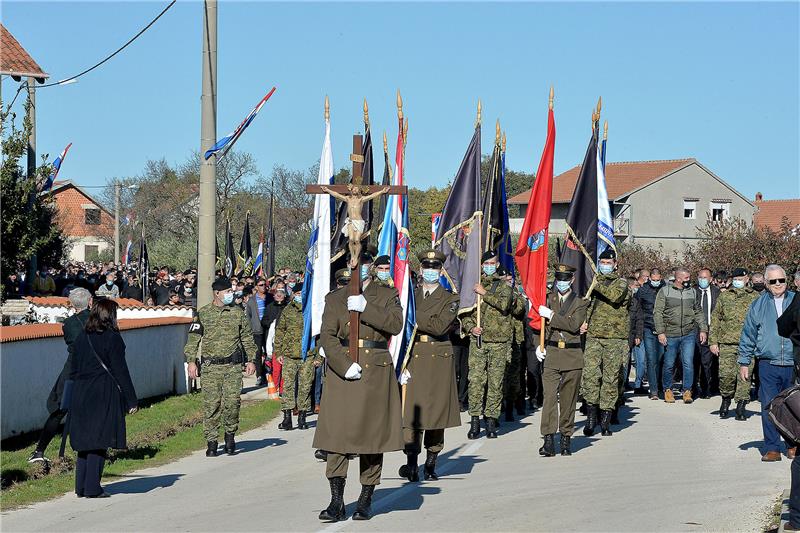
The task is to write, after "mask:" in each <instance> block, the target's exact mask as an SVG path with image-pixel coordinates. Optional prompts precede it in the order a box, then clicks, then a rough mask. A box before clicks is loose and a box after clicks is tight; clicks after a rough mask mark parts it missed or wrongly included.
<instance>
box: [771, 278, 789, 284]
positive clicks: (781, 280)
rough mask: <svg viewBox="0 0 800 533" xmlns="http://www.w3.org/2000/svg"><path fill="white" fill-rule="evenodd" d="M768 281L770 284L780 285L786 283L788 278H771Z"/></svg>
mask: <svg viewBox="0 0 800 533" xmlns="http://www.w3.org/2000/svg"><path fill="white" fill-rule="evenodd" d="M767 283H769V284H770V285H779V284H780V285H783V284H784V283H786V278H775V279H770V280H767Z"/></svg>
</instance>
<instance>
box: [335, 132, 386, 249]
mask: <svg viewBox="0 0 800 533" xmlns="http://www.w3.org/2000/svg"><path fill="white" fill-rule="evenodd" d="M365 125H366V129H367V134H366V136H365V138H364V144H363V145H362V147H361V157H362V158H364V169H363V170H362V172H361V174H362V176H361V184H362V185H373V184H374V183H375V181H374V178H373V168H372V167H373V165H372V133H370V127H369V123H366V124H365ZM350 183H353V176H351V177H350ZM383 196H386V195H385V194H384V195H383ZM361 218H362V219H364V231H363V233H362V235H363V237H362V240H363V238H367V237H369V235H370V233H371V232H370V228H371V227H372V200H370V201H369V202H367V203H365V204H364V205H363V206H362V207H361ZM381 220H382V219H381ZM346 221H347V203H346V202H339V209H338V211H337V212H336V230H335V231H334V233H333V237H332V238H331V263H333V262H334V261H336V260H337V259H338V258H340V257H342V255H344V254H346V253H347V235H345V234H344V233H342V229H343V228H344V226H345V224H346Z"/></svg>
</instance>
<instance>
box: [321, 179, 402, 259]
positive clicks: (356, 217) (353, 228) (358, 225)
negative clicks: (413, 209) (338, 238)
mask: <svg viewBox="0 0 800 533" xmlns="http://www.w3.org/2000/svg"><path fill="white" fill-rule="evenodd" d="M390 188H391V187H383V188H381V189H379V190H377V191H375V192H373V193H371V194H367V195H366V196H364V195H363V192H362V190H363V191H369V187H367V186H363V185H352V184H350V185H347V189H348V191H349V194H340V193H338V192H336V191H335V190H332V189H331V188H330V187H327V186H325V185H322V186H320V189H321V190H322V192H326V193H328V194H330V195H331V196H333V197H334V198H336V199H337V200H339V201H341V202H345V203H346V204H347V219H346V220H345V224H344V227H343V228H342V233H344V234H345V235H347V241H348V242H347V247H348V248H349V249H350V263H349V266H350V268H354V267H355V266H356V264H357V263H358V258H359V257H361V238H362V236H363V234H364V229H366V223H365V221H364V219H363V218H361V210H362V207H363V205H364V203H365V202H369V201H371V200H374V199H375V198H377V197H379V196H380V195H382V194H386V193H388V192H389V189H390Z"/></svg>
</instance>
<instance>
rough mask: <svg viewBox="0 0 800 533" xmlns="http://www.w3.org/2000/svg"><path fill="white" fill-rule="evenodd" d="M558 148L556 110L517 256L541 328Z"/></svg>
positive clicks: (531, 314) (530, 313)
mask: <svg viewBox="0 0 800 533" xmlns="http://www.w3.org/2000/svg"><path fill="white" fill-rule="evenodd" d="M555 148H556V121H555V118H554V116H553V110H552V109H550V111H549V112H548V114H547V139H546V140H545V143H544V150H543V151H542V158H541V160H540V161H539V168H538V170H537V171H536V177H535V178H534V182H533V189H531V197H530V201H529V202H528V210H527V211H526V212H525V220H524V221H523V223H522V230H521V231H520V234H519V242H517V250H516V252H515V256H516V259H517V266H518V268H519V274H520V278H521V279H522V287H523V288H524V289H525V295H526V296H527V297H528V300H529V301H530V303H531V305H530V309H529V310H528V318H529V319H530V324H531V326H532V327H534V328H535V329H539V328H540V327H541V317H540V316H539V306H540V305H547V253H548V240H549V237H548V229H547V228H548V226H549V225H550V210H551V208H552V204H553V156H554V153H555Z"/></svg>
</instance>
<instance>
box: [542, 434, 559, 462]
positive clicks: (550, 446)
mask: <svg viewBox="0 0 800 533" xmlns="http://www.w3.org/2000/svg"><path fill="white" fill-rule="evenodd" d="M553 439H554V435H553V434H552V433H550V434H549V435H545V436H544V444H543V445H542V447H541V448H539V455H541V456H542V457H554V456H555V455H556V444H555V442H554V440H553Z"/></svg>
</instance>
